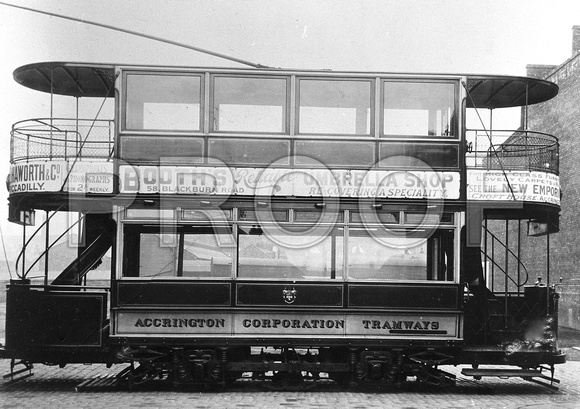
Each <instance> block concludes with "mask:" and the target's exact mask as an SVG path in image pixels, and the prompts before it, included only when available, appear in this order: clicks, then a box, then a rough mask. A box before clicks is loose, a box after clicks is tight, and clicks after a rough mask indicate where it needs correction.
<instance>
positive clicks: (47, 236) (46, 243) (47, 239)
mask: <svg viewBox="0 0 580 409" xmlns="http://www.w3.org/2000/svg"><path fill="white" fill-rule="evenodd" d="M49 246H50V219H49V217H48V210H47V211H46V231H45V238H44V285H45V286H46V285H48V247H49Z"/></svg>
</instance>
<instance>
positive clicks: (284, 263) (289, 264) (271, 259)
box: [238, 228, 343, 279]
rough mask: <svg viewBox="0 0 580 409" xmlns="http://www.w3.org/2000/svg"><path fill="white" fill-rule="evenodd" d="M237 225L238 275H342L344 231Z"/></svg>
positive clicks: (244, 276)
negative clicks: (268, 229)
mask: <svg viewBox="0 0 580 409" xmlns="http://www.w3.org/2000/svg"><path fill="white" fill-rule="evenodd" d="M276 230H277V231H278V232H269V233H268V234H266V232H264V231H263V230H262V229H261V228H249V229H246V228H240V229H239V232H240V234H239V236H238V240H239V256H238V277H240V278H295V279H334V278H337V277H342V271H343V251H342V249H343V237H342V235H343V231H342V229H341V230H337V231H335V232H331V233H329V234H328V235H320V234H313V233H308V232H304V234H300V231H299V230H294V231H292V230H283V229H276Z"/></svg>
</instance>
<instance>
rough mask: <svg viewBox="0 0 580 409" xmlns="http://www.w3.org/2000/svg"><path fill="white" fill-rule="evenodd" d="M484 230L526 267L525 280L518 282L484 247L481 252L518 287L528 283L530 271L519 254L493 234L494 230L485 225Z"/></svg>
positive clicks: (519, 263)
mask: <svg viewBox="0 0 580 409" xmlns="http://www.w3.org/2000/svg"><path fill="white" fill-rule="evenodd" d="M483 230H484V231H485V232H486V234H489V235H490V236H491V238H492V239H493V240H495V241H496V242H497V243H499V244H500V245H501V247H503V249H505V250H507V251H508V253H509V254H511V255H512V256H513V257H514V258H515V259H516V260H517V262H518V265H520V266H522V267H523V269H524V273H525V280H524V282H523V283H521V284H520V283H518V282H516V281H515V280H514V279H513V278H512V277H510V275H509V274H508V272H507V271H506V270H505V269H504V268H503V267H502V266H500V265H499V264H498V263H497V262H496V261H495V260H494V259H492V258H491V256H489V255H488V254H487V252H486V251H484V250H483V249H481V253H482V254H483V255H484V256H485V258H486V259H489V260H491V262H492V263H493V264H494V265H495V266H496V267H497V268H498V269H499V270H500V271H501V272H502V273H503V274H504V275H505V276H506V278H508V279H509V280H510V281H511V282H512V283H513V284H514V285H515V286H516V287H518V288H521V287H523V286H524V285H526V284H527V282H528V280H529V273H528V269H527V268H526V265H525V264H524V263H523V262H522V261H521V260H520V258H519V257H518V256H517V254H516V253H514V252H513V251H512V250H511V249H510V248H509V247H508V246H506V245H505V243H504V242H502V241H501V240H500V239H499V238H498V237H497V236H496V235H495V234H493V233H492V232H490V231H489V230H488V229H487V228H486V227H485V226H483Z"/></svg>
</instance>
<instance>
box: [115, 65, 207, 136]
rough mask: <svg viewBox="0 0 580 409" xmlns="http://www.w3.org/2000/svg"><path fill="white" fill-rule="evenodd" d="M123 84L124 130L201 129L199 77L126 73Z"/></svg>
mask: <svg viewBox="0 0 580 409" xmlns="http://www.w3.org/2000/svg"><path fill="white" fill-rule="evenodd" d="M125 83H126V85H125V87H126V88H125V89H126V101H127V102H126V106H125V128H126V129H129V130H172V131H199V130H200V129H201V128H200V127H201V86H200V85H201V77H200V76H194V75H170V74H127V76H126V77H125Z"/></svg>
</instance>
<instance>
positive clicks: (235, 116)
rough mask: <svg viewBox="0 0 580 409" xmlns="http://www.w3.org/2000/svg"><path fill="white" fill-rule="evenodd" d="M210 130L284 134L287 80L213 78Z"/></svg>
mask: <svg viewBox="0 0 580 409" xmlns="http://www.w3.org/2000/svg"><path fill="white" fill-rule="evenodd" d="M213 86H214V94H213V112H212V113H211V115H212V123H213V124H212V130H214V131H222V132H270V133H285V132H286V130H287V126H286V122H287V121H286V111H287V109H286V107H287V94H288V93H287V88H288V86H287V80H286V79H284V78H241V77H215V78H214V82H213Z"/></svg>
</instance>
